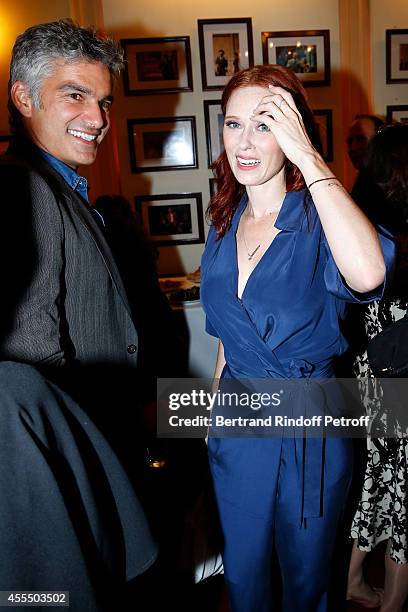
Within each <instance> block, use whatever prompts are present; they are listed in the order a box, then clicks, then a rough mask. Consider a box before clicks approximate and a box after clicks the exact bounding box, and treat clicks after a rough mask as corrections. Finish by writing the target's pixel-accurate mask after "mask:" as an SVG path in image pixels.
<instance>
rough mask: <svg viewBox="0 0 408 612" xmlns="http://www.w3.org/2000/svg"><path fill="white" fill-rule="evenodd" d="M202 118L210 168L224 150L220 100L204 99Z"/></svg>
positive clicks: (222, 117) (222, 116)
mask: <svg viewBox="0 0 408 612" xmlns="http://www.w3.org/2000/svg"><path fill="white" fill-rule="evenodd" d="M204 119H205V134H206V137H207V157H208V167H209V168H211V167H212V165H213V163H214V162H215V160H216V159H217V158H218V157H219V156H220V155H221V153H222V152H223V150H224V141H223V138H222V131H223V128H224V115H223V113H222V110H221V100H204Z"/></svg>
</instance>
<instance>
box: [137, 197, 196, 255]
mask: <svg viewBox="0 0 408 612" xmlns="http://www.w3.org/2000/svg"><path fill="white" fill-rule="evenodd" d="M134 201H135V208H136V212H137V213H138V215H139V216H140V219H141V223H142V226H143V228H144V230H145V233H146V235H147V237H148V238H149V240H151V241H152V242H153V244H155V245H156V246H166V247H167V246H178V245H188V244H202V243H204V220H203V203H202V196H201V193H199V192H196V193H172V194H160V195H145V196H135V198H134Z"/></svg>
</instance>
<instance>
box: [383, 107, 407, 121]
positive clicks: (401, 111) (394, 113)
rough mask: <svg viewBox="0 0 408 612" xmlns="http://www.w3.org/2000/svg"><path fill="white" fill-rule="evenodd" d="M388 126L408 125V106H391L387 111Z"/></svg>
mask: <svg viewBox="0 0 408 612" xmlns="http://www.w3.org/2000/svg"><path fill="white" fill-rule="evenodd" d="M386 121H387V124H390V125H391V124H392V123H395V122H396V121H397V122H398V123H408V104H391V105H389V106H387V109H386Z"/></svg>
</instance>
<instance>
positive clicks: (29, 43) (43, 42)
mask: <svg viewBox="0 0 408 612" xmlns="http://www.w3.org/2000/svg"><path fill="white" fill-rule="evenodd" d="M60 58H62V59H64V60H65V62H66V63H73V62H78V61H87V62H100V63H101V64H104V65H105V66H106V67H107V68H108V70H109V72H110V73H111V75H112V77H116V76H117V75H119V73H120V71H121V69H122V68H123V51H122V49H121V48H120V46H119V44H118V43H116V42H115V41H113V40H112V39H110V38H107V37H105V36H103V35H101V34H99V33H98V32H97V31H96V30H95V29H94V28H82V27H80V26H79V25H77V24H75V23H74V22H73V21H71V19H61V20H59V21H52V22H50V23H40V24H39V25H35V26H32V27H31V28H28V29H27V30H26V31H25V32H23V33H22V34H20V36H18V37H17V39H16V42H15V43H14V47H13V51H12V56H11V64H10V80H9V112H10V125H11V128H12V129H13V128H14V129H15V128H16V127H18V126H19V125H20V113H19V112H18V111H17V109H16V108H15V106H14V104H13V103H12V101H11V98H10V91H11V87H12V85H13V84H14V83H15V82H16V81H22V82H23V83H24V84H25V85H26V86H27V87H28V90H29V94H30V97H31V98H32V100H33V104H34V107H35V108H37V109H38V108H41V88H42V84H43V81H44V80H45V79H46V78H48V77H49V76H51V75H52V73H53V71H54V70H55V63H56V61H57V60H58V59H60Z"/></svg>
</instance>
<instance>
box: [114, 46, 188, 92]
mask: <svg viewBox="0 0 408 612" xmlns="http://www.w3.org/2000/svg"><path fill="white" fill-rule="evenodd" d="M120 42H121V45H122V48H123V50H124V52H125V71H124V74H123V77H124V85H125V95H127V96H144V95H148V94H149V95H150V94H159V93H180V92H183V91H193V76H192V70H191V50H190V37H189V36H172V37H165V38H123V39H122V40H121V41H120Z"/></svg>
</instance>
